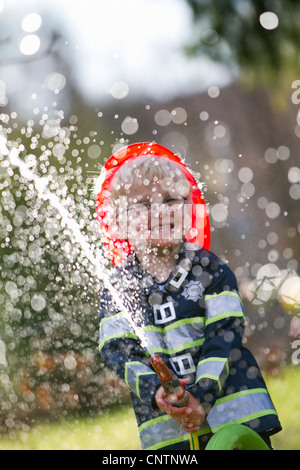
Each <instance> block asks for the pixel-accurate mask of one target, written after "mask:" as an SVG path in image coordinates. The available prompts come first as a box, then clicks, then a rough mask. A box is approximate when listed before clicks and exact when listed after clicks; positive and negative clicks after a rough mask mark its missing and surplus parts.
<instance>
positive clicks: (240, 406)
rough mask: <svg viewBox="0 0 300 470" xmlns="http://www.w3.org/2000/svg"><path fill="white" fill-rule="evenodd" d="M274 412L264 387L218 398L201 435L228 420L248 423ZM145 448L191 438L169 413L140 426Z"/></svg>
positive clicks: (200, 431)
mask: <svg viewBox="0 0 300 470" xmlns="http://www.w3.org/2000/svg"><path fill="white" fill-rule="evenodd" d="M270 414H275V415H277V413H276V411H275V408H274V406H273V404H272V401H271V399H270V397H269V395H268V392H267V390H266V389H264V388H257V389H252V390H245V391H243V392H238V393H234V394H232V395H229V396H228V397H225V398H221V399H219V400H217V401H216V404H215V405H214V406H213V408H212V410H211V411H210V413H209V414H208V416H207V420H206V421H205V422H204V423H203V424H202V426H201V428H200V430H199V431H198V432H197V434H198V435H203V434H208V433H210V432H216V431H218V429H219V428H220V427H222V426H225V425H226V424H228V423H232V422H235V423H246V422H247V421H250V420H252V419H256V418H260V417H262V416H267V415H270ZM139 433H140V439H141V443H142V447H143V449H149V450H155V449H160V448H161V447H165V446H167V445H171V444H176V443H177V442H180V441H184V440H186V439H188V434H186V432H185V431H184V429H183V427H182V426H181V424H180V423H178V422H177V421H174V420H173V419H172V418H171V417H170V416H169V415H163V416H160V417H158V418H155V419H152V420H150V421H146V422H145V423H143V424H142V425H141V426H139Z"/></svg>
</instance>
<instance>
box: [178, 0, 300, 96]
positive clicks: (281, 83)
mask: <svg viewBox="0 0 300 470" xmlns="http://www.w3.org/2000/svg"><path fill="white" fill-rule="evenodd" d="M186 1H187V3H188V4H189V5H190V7H191V9H192V11H193V15H194V21H195V26H194V29H193V31H192V36H193V38H192V39H191V44H190V45H189V46H188V47H187V51H188V52H189V53H190V54H204V55H207V56H209V57H210V58H211V59H213V60H214V61H219V62H222V63H225V64H226V65H229V66H233V67H234V66H235V65H236V64H237V65H238V67H239V68H240V71H241V77H242V80H243V82H244V83H248V84H252V85H267V86H268V87H269V88H273V90H274V92H275V91H276V93H277V95H278V89H279V88H281V90H282V88H284V87H286V86H288V87H289V86H290V83H291V77H293V76H294V78H295V75H297V72H298V70H299V65H300V64H299V60H300V59H299V54H298V48H299V43H300V3H299V1H298V0H285V1H284V2H283V1H280V0H228V1H226V2H224V1H223V0H186ZM265 12H273V13H275V15H277V17H278V21H279V24H278V26H277V27H275V28H274V29H270V30H269V29H265V28H264V27H263V26H262V24H261V23H260V15H261V14H263V13H265ZM278 98H279V97H278Z"/></svg>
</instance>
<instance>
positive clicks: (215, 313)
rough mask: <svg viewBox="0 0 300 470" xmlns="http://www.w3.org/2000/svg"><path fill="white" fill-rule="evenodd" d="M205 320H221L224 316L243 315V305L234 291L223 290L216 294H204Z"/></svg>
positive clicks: (210, 321) (207, 322)
mask: <svg viewBox="0 0 300 470" xmlns="http://www.w3.org/2000/svg"><path fill="white" fill-rule="evenodd" d="M205 308H206V314H205V316H206V322H205V324H206V325H208V324H209V323H212V322H215V321H218V320H221V319H223V318H226V317H243V316H244V311H243V305H242V301H241V299H240V296H239V295H238V294H237V293H236V292H231V291H224V292H221V293H220V294H216V295H206V296H205Z"/></svg>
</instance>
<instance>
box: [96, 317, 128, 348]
mask: <svg viewBox="0 0 300 470" xmlns="http://www.w3.org/2000/svg"><path fill="white" fill-rule="evenodd" d="M120 337H131V338H135V339H136V338H137V336H136V335H135V334H134V332H133V330H132V328H131V326H130V324H129V322H128V321H127V320H126V318H125V317H123V315H122V314H121V313H117V314H116V315H112V316H111V317H107V318H103V319H102V320H101V322H100V341H99V349H102V347H103V346H104V344H105V343H106V341H109V340H110V339H112V338H120Z"/></svg>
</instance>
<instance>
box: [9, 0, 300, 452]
mask: <svg viewBox="0 0 300 470" xmlns="http://www.w3.org/2000/svg"><path fill="white" fill-rule="evenodd" d="M0 24H1V28H0V30H1V34H0V194H1V199H0V260H1V264H0V309H1V311H0V338H1V340H0V363H1V365H0V367H1V370H0V381H1V390H0V396H1V400H0V431H1V435H2V440H1V441H0V447H1V448H3V449H5V448H30V449H40V448H49V449H50V448H51V449H54V448H66V449H71V448H86V449H91V448H97V449H98V448H99V449H129V448H134V449H135V448H139V441H138V436H137V430H136V424H135V421H134V417H133V414H132V410H131V407H130V397H129V394H128V391H127V389H126V388H125V386H124V385H123V384H122V383H121V382H120V381H119V380H118V379H117V378H116V377H115V376H114V375H113V374H112V373H111V372H110V371H109V370H108V369H107V367H106V366H105V364H103V362H102V361H101V358H100V356H99V354H98V351H97V348H98V346H97V340H98V305H99V298H100V296H101V282H99V279H97V277H96V276H95V273H94V272H93V268H92V267H91V266H90V264H89V263H88V261H87V260H86V257H85V255H84V253H83V252H82V250H81V249H80V246H78V245H77V244H76V243H74V241H73V240H72V237H71V236H70V233H69V232H68V229H67V228H66V227H65V226H64V224H63V221H62V220H61V218H60V217H59V215H58V214H57V211H56V210H55V209H53V208H52V207H51V206H50V205H49V204H48V203H47V202H45V201H43V200H42V199H41V197H39V196H38V194H37V191H36V190H35V188H34V187H33V185H32V183H30V182H28V180H26V178H24V176H22V174H20V172H19V170H18V169H17V168H16V167H14V166H12V165H10V164H9V162H8V159H7V152H8V151H10V150H11V149H13V148H18V149H19V151H20V157H21V158H22V159H23V160H24V161H25V162H26V164H27V165H28V167H29V168H30V169H31V170H32V171H33V172H34V173H36V174H37V175H39V176H40V177H41V178H45V179H46V181H47V183H48V187H49V189H50V190H51V191H52V192H53V193H54V194H56V195H57V196H59V197H60V199H61V201H62V203H63V204H64V205H65V206H66V207H67V208H68V210H69V212H70V214H71V215H72V217H73V218H74V220H76V221H77V222H78V224H79V225H80V228H81V230H82V233H83V234H84V235H85V236H86V237H87V239H88V240H89V243H90V244H91V247H92V248H97V247H98V246H100V240H99V233H98V226H97V222H96V221H95V219H94V207H95V197H94V194H93V185H94V178H95V177H96V176H97V175H98V174H99V171H100V169H101V167H102V165H103V163H104V161H105V159H106V158H108V157H109V156H110V155H111V153H112V152H113V151H115V150H116V149H118V148H120V147H122V146H124V145H126V144H127V143H133V142H137V141H152V140H155V141H156V142H158V143H160V144H162V145H165V146H167V147H169V148H170V149H171V150H173V151H174V152H177V153H179V154H180V155H181V156H182V157H183V158H184V159H185V161H186V163H187V164H188V165H189V166H190V167H191V168H192V169H193V170H194V171H195V172H196V173H197V174H198V177H199V179H200V180H201V181H202V182H203V183H204V185H205V186H204V188H205V189H204V191H205V199H206V201H207V203H208V207H209V212H210V220H211V225H212V251H214V252H215V253H216V254H218V255H219V256H221V257H222V258H224V259H225V260H226V261H228V263H229V266H230V267H231V269H232V270H233V271H234V273H235V275H236V277H237V280H238V283H239V287H240V292H241V295H242V297H243V301H244V304H245V310H246V315H247V319H248V325H247V328H246V334H245V343H246V344H247V346H249V347H250V348H251V350H252V351H253V353H254V354H255V356H256V358H257V360H258V362H259V364H260V366H261V368H262V370H263V372H264V375H265V377H266V380H267V382H268V385H269V388H270V391H271V395H272V398H273V401H274V403H275V406H276V407H277V409H278V412H279V415H280V419H281V421H282V424H283V427H284V429H283V431H282V432H281V433H280V434H278V436H276V437H275V438H274V444H275V447H276V448H279V449H299V448H300V444H299V442H300V432H299V425H298V424H297V421H298V414H299V397H298V391H299V362H300V352H299V353H298V351H300V315H299V314H300V278H299V261H298V260H299V247H300V245H299V232H300V221H299V199H300V169H299V147H300V146H299V138H300V117H299V116H300V113H299V110H300V92H299V93H298V90H299V89H300V71H299V54H298V45H299V39H300V38H299V35H300V5H299V4H298V2H297V1H295V0H294V1H292V0H288V1H285V2H280V1H274V0H273V1H255V0H230V1H228V2H223V1H221V0H214V1H206V0H176V1H175V0H172V1H171V0H160V1H158V0H132V1H129V2H124V1H121V0H112V1H110V2H106V1H104V0H98V1H96V0H87V1H86V2H84V5H83V2H75V4H74V2H71V1H69V0H64V1H54V0H52V1H44V2H37V1H30V0H24V1H23V2H21V4H20V2H18V1H17V0H5V1H4V0H0ZM120 422H122V423H125V424H126V426H128V429H127V428H126V430H125V424H124V426H123V425H122V428H121V430H120V429H119V427H118V425H119V423H120ZM129 435H130V438H128V436H129Z"/></svg>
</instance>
